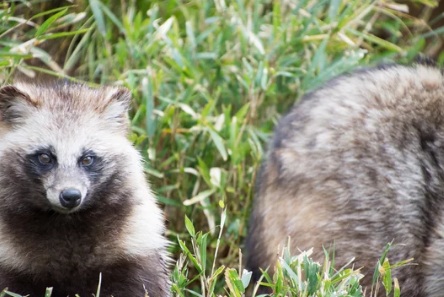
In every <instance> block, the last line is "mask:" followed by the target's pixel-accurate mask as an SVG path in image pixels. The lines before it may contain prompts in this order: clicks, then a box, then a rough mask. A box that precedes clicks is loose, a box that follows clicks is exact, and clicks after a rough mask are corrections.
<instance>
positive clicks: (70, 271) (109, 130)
mask: <svg viewBox="0 0 444 297" xmlns="http://www.w3.org/2000/svg"><path fill="white" fill-rule="evenodd" d="M129 103H130V95H129V92H128V91H127V90H125V89H120V88H112V87H102V88H100V89H92V88H89V87H87V86H84V85H80V84H67V83H55V84H53V85H33V84H26V83H17V84H15V85H12V86H5V87H2V88H0V138H1V142H0V201H1V202H0V287H1V289H3V288H5V287H8V288H9V290H10V291H12V292H16V293H20V294H30V295H31V296H42V295H43V293H44V291H45V288H46V287H53V294H52V295H51V296H53V297H62V296H63V297H66V296H74V295H75V294H79V295H80V296H82V297H83V296H92V295H91V294H95V293H96V292H97V287H98V284H99V276H100V275H101V289H100V292H101V296H115V297H120V296H144V294H145V292H147V293H148V294H149V296H154V297H155V296H169V295H170V294H169V280H168V279H169V272H168V268H167V261H168V255H167V252H166V246H167V241H166V239H165V238H164V236H163V232H164V224H163V215H162V212H161V211H160V209H159V207H158V206H157V205H156V202H155V198H154V197H153V195H152V193H151V190H150V188H149V185H148V184H147V182H146V180H145V177H144V174H143V168H142V164H141V160H140V156H139V154H138V152H137V150H136V149H135V148H134V147H133V146H132V145H131V143H130V142H129V141H128V140H127V137H126V136H127V131H128V128H129V127H128V118H127V109H128V106H129Z"/></svg>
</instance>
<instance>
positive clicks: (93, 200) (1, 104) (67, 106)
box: [0, 83, 139, 213]
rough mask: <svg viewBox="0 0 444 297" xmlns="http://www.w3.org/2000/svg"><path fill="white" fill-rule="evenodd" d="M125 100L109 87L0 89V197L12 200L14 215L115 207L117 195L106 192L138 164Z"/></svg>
mask: <svg viewBox="0 0 444 297" xmlns="http://www.w3.org/2000/svg"><path fill="white" fill-rule="evenodd" d="M129 102H130V94H129V92H128V90H126V89H121V88H112V87H102V88H100V89H93V88H90V87H87V86H85V85H81V84H69V83H58V84H54V85H33V84H26V83H18V84H16V85H12V86H5V87H3V88H1V89H0V138H1V141H0V195H1V196H2V199H3V200H5V199H14V201H13V202H11V203H12V204H13V205H15V207H16V209H17V210H20V209H21V210H39V211H56V212H59V213H73V212H80V211H82V210H84V209H91V208H93V207H95V206H96V207H100V204H101V203H118V202H119V201H118V199H119V195H112V194H113V193H115V192H119V191H118V190H119V189H120V188H121V186H122V184H123V183H124V179H125V177H126V176H128V174H131V172H132V171H134V170H139V169H138V168H137V169H134V168H133V167H134V165H132V167H131V166H128V165H126V164H138V163H139V162H138V160H137V161H136V162H135V161H134V158H138V154H137V152H136V151H135V149H134V148H133V147H132V145H131V143H130V142H129V141H128V140H127V139H126V136H127V131H128V118H127V108H128V106H129ZM9 196H13V197H11V198H8V197H9ZM110 199H111V201H110ZM3 204H7V202H6V201H4V202H3ZM0 207H1V206H0Z"/></svg>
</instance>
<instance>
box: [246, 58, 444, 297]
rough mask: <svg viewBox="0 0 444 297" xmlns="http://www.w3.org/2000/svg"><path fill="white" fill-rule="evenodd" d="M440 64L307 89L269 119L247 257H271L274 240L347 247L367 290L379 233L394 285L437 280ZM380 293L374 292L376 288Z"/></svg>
mask: <svg viewBox="0 0 444 297" xmlns="http://www.w3.org/2000/svg"><path fill="white" fill-rule="evenodd" d="M443 193H444V76H443V74H442V71H441V70H440V69H437V68H435V67H432V66H427V65H415V66H410V67H407V66H400V65H390V66H384V67H377V68H372V69H366V70H362V71H357V72H354V73H351V74H348V75H343V76H340V77H338V78H336V79H333V80H332V81H330V82H328V83H326V84H325V85H324V86H323V87H321V88H319V89H317V90H315V91H313V92H311V93H309V94H307V95H306V96H305V98H303V99H302V100H301V101H300V102H299V103H298V104H296V105H295V106H294V107H293V108H292V109H291V111H290V112H289V113H288V114H287V115H286V116H284V117H283V118H282V120H281V121H280V123H279V125H278V126H277V128H276V131H275V134H274V137H273V140H272V142H271V144H270V149H269V151H268V154H267V157H266V159H265V161H264V163H263V165H262V168H261V171H260V174H259V177H258V180H257V186H256V194H255V202H254V205H253V213H252V216H251V220H250V226H249V234H248V238H247V242H246V253H247V254H248V255H247V261H246V262H247V267H248V268H249V269H251V270H253V271H254V272H255V275H256V276H259V274H260V273H259V270H260V268H262V269H266V268H267V267H271V268H272V267H273V265H274V264H275V262H276V260H277V254H278V253H279V246H280V247H281V248H282V246H283V245H284V244H285V242H286V241H287V238H288V236H290V237H291V247H292V248H293V252H294V253H295V254H296V253H298V250H308V249H310V248H314V249H313V251H314V254H313V256H314V258H315V259H316V260H317V261H320V262H321V263H322V260H323V248H326V249H330V251H332V252H333V251H334V261H335V264H336V266H337V267H342V266H343V265H345V264H346V263H348V261H350V260H352V259H353V258H354V259H356V260H355V262H354V267H355V268H360V267H362V269H361V272H362V273H363V274H365V277H364V279H363V280H362V285H363V286H364V287H367V292H370V287H371V283H372V275H373V271H374V268H375V264H376V263H377V261H378V259H379V258H380V256H381V254H382V251H383V250H384V247H385V246H386V244H387V243H389V242H393V245H392V248H391V250H390V252H389V254H388V257H389V259H390V263H396V262H398V261H401V260H407V259H410V258H413V259H414V260H413V262H414V263H416V264H415V265H408V266H405V267H401V268H398V269H395V270H394V275H393V276H394V277H396V278H398V280H399V284H400V287H401V296H410V297H419V296H421V297H423V296H428V297H438V296H443V294H444V293H443V292H444V281H443V279H444V272H443V271H444V253H443V251H444V200H443V198H444V196H443ZM384 296H385V293H384Z"/></svg>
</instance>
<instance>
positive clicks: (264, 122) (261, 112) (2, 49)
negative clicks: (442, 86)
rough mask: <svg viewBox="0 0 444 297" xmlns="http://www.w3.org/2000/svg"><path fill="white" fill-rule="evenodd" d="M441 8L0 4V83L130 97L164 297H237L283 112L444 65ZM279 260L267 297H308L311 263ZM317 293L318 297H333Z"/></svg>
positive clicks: (170, 1)
mask: <svg viewBox="0 0 444 297" xmlns="http://www.w3.org/2000/svg"><path fill="white" fill-rule="evenodd" d="M437 5H438V2H437V1H433V0H416V1H406V2H397V1H392V0H376V1H369V0H351V1H341V0H299V1H297V0H277V1H274V0H260V1H259V0H211V1H206V0H189V1H185V0H182V1H181V0H162V1H152V0H151V1H143V0H139V1H137V0H130V1H120V2H119V1H113V0H102V1H101V0H89V1H75V2H68V1H56V0H52V1H42V0H35V1H34V0H30V1H26V0H21V1H6V2H5V1H4V2H3V4H0V19H1V22H0V78H1V82H2V84H6V83H8V82H10V81H11V80H12V79H13V78H14V77H16V78H17V77H19V78H22V79H23V78H26V79H31V80H35V81H42V80H48V79H52V78H54V77H61V78H67V79H73V80H80V81H85V82H88V83H91V84H117V85H123V86H126V87H127V88H129V89H130V90H131V91H132V92H133V96H134V104H133V109H132V114H131V118H132V127H133V129H132V133H131V139H132V140H133V141H134V143H135V144H136V145H137V146H138V147H139V148H140V150H141V151H142V153H143V155H144V157H145V158H146V160H147V162H146V168H145V169H146V172H147V173H148V175H149V178H150V180H151V183H152V187H153V189H154V190H155V192H156V193H157V196H158V199H159V202H160V203H161V205H162V206H163V207H164V209H165V213H166V216H167V222H168V234H167V235H168V236H169V237H170V238H171V241H172V242H173V245H172V248H171V251H172V253H173V255H174V258H175V259H176V260H177V261H178V262H177V267H176V269H175V271H174V274H173V281H174V284H173V291H174V292H175V293H176V294H177V295H180V296H191V295H196V296H200V295H205V296H212V295H215V294H227V295H230V296H241V295H242V294H244V287H245V286H246V284H248V274H244V273H242V270H241V269H240V267H241V264H239V263H240V260H241V254H240V249H242V243H243V240H244V237H245V234H246V230H247V222H248V215H249V211H250V207H251V203H252V193H253V188H254V187H253V186H254V181H255V175H256V172H257V169H258V166H259V164H260V161H261V159H262V158H263V156H264V150H265V148H266V142H267V139H268V137H269V136H270V133H271V132H272V130H273V127H274V126H275V124H276V122H277V120H278V119H279V117H280V115H281V114H282V113H283V112H285V111H286V110H288V108H289V107H290V106H291V105H292V104H294V102H295V101H296V100H297V99H298V98H300V97H301V95H303V94H304V93H306V92H307V91H309V90H310V89H313V88H315V87H316V86H319V85H320V84H321V83H323V82H325V81H326V80H328V79H330V78H331V77H333V76H335V75H338V74H340V73H343V72H345V71H348V70H349V69H352V68H355V67H358V66H363V65H372V64H375V63H380V62H392V61H396V62H403V63H408V62H411V61H412V59H413V58H414V57H416V56H417V55H418V54H420V53H425V54H426V55H429V56H432V57H434V58H436V59H437V60H438V62H439V63H440V62H441V61H442V60H443V59H444V56H442V55H439V53H440V49H441V45H442V33H443V32H444V27H441V22H442V19H443V18H442V15H441V7H438V6H437ZM277 215H278V214H277ZM186 216H187V217H188V218H190V219H185V217H186ZM301 257H302V256H301ZM284 258H285V261H287V262H288V265H287V266H288V267H286V266H285V265H284V264H282V263H287V262H285V261H284V262H282V263H281V264H278V265H284V266H282V267H281V270H279V269H278V272H279V271H280V273H281V275H280V276H279V273H278V274H277V276H275V278H274V279H273V277H272V276H270V277H269V278H268V281H269V282H270V284H271V286H272V287H273V288H274V290H275V292H276V295H279V294H281V295H285V294H289V292H293V294H299V295H301V296H309V295H311V293H310V292H309V291H307V290H306V289H304V288H302V289H301V290H302V291H291V290H299V289H297V288H296V285H297V284H296V283H294V282H292V281H291V273H290V272H289V271H292V270H291V269H293V268H294V269H296V270H295V271H297V267H298V265H299V266H301V265H302V266H304V267H305V266H307V267H309V265H311V264H310V263H309V262H307V261H308V260H306V261H305V260H303V258H300V257H299V258H293V259H292V258H291V257H290V256H289V255H286V257H284ZM382 260H384V259H382ZM304 261H305V262H304ZM384 263H385V262H384V261H382V262H381V265H382V264H384ZM387 263H388V262H387ZM292 265H293V266H292ZM313 265H315V264H313ZM290 267H293V268H291V269H290ZM310 267H311V266H310ZM385 267H386V268H387V267H388V268H390V266H387V264H386V266H385ZM286 269H287V270H286ZM288 269H290V270H288ZM285 271H287V272H285ZM388 271H390V270H388ZM316 273H319V275H321V274H324V275H325V273H322V271H320V270H319V271H318V270H316V271H315V274H314V276H316V275H318V274H316ZM332 273H333V272H332ZM332 275H334V273H333V274H332ZM357 275H359V272H356V271H353V270H347V271H346V277H342V278H341V280H348V278H347V277H348V276H350V277H351V278H352V285H351V287H352V288H351V289H350V290H349V291H348V292H349V294H350V295H353V296H360V295H359V294H360V293H359V292H360V290H357V291H356V290H355V289H356V288H355V289H353V288H354V287H353V286H355V284H356V282H355V281H356V280H355V277H356V276H357ZM224 276H225V277H224ZM289 276H290V278H289V279H287V280H285V277H289ZM307 276H309V275H307ZM357 279H359V277H357ZM389 279H390V278H389ZM280 281H282V282H280ZM389 282H391V279H390V281H389ZM295 284H296V285H295ZM301 284H302V283H301ZM384 286H385V284H384ZM395 287H396V286H395ZM311 289H313V288H310V290H311ZM324 289H325V287H324ZM286 290H287V291H286ZM304 290H305V291H304ZM352 290H355V291H356V292H358V293H357V294H358V295H354V293H350V292H355V291H352ZM395 291H396V290H395ZM279 292H280V293H279ZM296 292H300V293H296ZM303 292H305V293H303ZM325 292H327V293H325V294H324V295H322V294H321V295H320V296H330V295H329V294H330V293H328V291H325ZM361 293H362V292H361ZM304 294H306V295H304ZM331 294H333V293H331ZM335 296H340V295H335Z"/></svg>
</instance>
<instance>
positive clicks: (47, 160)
mask: <svg viewBox="0 0 444 297" xmlns="http://www.w3.org/2000/svg"><path fill="white" fill-rule="evenodd" d="M38 160H39V162H40V164H42V165H50V164H52V158H51V156H50V155H48V154H45V153H41V154H39V155H38Z"/></svg>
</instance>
